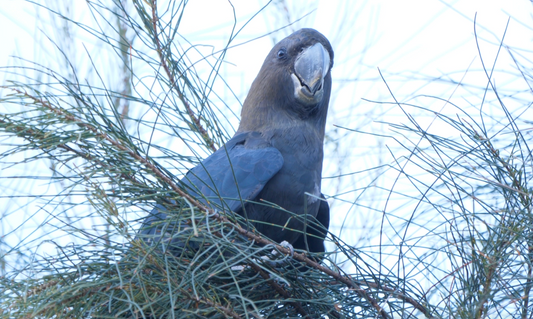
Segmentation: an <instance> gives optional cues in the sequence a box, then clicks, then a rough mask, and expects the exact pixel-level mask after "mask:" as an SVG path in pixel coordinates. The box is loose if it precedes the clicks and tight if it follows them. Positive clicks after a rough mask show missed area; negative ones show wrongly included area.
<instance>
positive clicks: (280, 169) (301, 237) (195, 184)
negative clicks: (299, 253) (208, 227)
mask: <svg viewBox="0 0 533 319" xmlns="http://www.w3.org/2000/svg"><path fill="white" fill-rule="evenodd" d="M332 66H333V50H332V48H331V45H330V43H329V41H328V40H327V39H326V37H324V36H323V35H322V34H321V33H319V32H318V31H316V30H313V29H301V30H299V31H296V32H294V33H293V34H291V35H290V36H288V37H286V38H285V39H283V40H281V41H280V42H279V43H278V44H276V45H275V46H274V48H272V50H271V51H270V53H269V54H268V55H267V57H266V59H265V61H264V63H263V66H262V67H261V70H260V71H259V74H258V75H257V77H256V78H255V80H254V81H253V83H252V86H251V88H250V91H249V93H248V96H247V97H246V100H245V101H244V105H243V108H242V112H241V122H240V125H239V128H238V130H237V132H236V133H235V135H234V136H233V138H231V139H230V140H229V141H228V142H227V143H226V144H225V145H224V146H223V147H220V148H219V149H218V150H217V151H216V152H215V153H213V154H212V155H211V156H209V157H208V158H206V159H205V160H204V161H203V162H201V163H200V164H199V165H198V166H196V167H195V168H193V169H192V170H190V171H189V172H188V173H187V174H186V176H185V177H184V178H183V179H182V180H181V181H180V185H181V187H183V189H184V190H185V191H186V192H188V193H189V194H190V195H192V196H194V197H196V198H198V200H200V201H201V202H203V203H204V204H206V205H207V206H210V207H212V208H216V209H219V210H220V209H225V210H228V209H229V210H231V211H232V212H235V213H237V214H240V215H242V216H244V217H245V218H246V219H247V220H248V221H249V222H250V223H251V224H253V226H254V227H255V228H256V230H258V231H259V232H261V233H262V234H263V235H265V236H266V237H268V238H270V239H271V240H273V241H276V242H278V243H281V242H283V241H286V242H288V243H289V244H292V246H293V247H294V248H296V249H303V250H308V251H310V252H318V253H320V252H324V251H325V249H324V238H325V236H326V231H327V229H328V227H329V206H328V203H327V202H326V201H325V200H324V196H323V195H322V193H321V178H322V159H323V143H324V130H325V124H326V116H327V112H328V104H329V98H330V92H331V68H332ZM268 203H271V204H274V206H279V207H278V208H277V207H273V205H270V204H268ZM165 211H166V210H165V208H164V207H163V206H162V205H157V206H156V207H155V209H154V210H153V211H152V212H151V214H150V215H149V216H148V217H147V218H146V219H145V220H144V222H143V225H142V226H141V230H140V231H139V233H138V235H137V236H138V237H139V238H141V239H143V240H144V241H149V242H152V241H153V242H157V241H160V240H161V236H162V233H164V232H167V231H170V230H171V229H176V228H175V227H174V228H172V227H167V228H165V229H163V228H162V226H153V224H154V222H157V221H161V220H164V219H165V218H167V215H166V213H165ZM289 212H291V213H293V214H291V213H289ZM291 216H293V217H292V218H291ZM295 216H296V217H295ZM297 217H298V218H297ZM317 221H318V222H319V223H320V224H321V225H319V224H317ZM155 224H162V223H155ZM168 235H169V234H167V237H172V236H168ZM147 238H150V239H147ZM174 244H175V243H174ZM178 245H179V244H178Z"/></svg>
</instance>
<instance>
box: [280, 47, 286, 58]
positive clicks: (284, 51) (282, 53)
mask: <svg viewBox="0 0 533 319" xmlns="http://www.w3.org/2000/svg"><path fill="white" fill-rule="evenodd" d="M285 55H287V51H286V50H285V49H284V48H283V49H280V50H279V51H278V58H279V59H283V58H284V57H285Z"/></svg>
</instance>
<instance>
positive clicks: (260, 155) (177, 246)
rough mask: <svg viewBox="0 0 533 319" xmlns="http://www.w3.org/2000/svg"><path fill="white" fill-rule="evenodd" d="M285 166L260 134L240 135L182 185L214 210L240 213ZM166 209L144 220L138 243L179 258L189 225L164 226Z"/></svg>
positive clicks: (201, 164) (276, 151)
mask: <svg viewBox="0 0 533 319" xmlns="http://www.w3.org/2000/svg"><path fill="white" fill-rule="evenodd" d="M282 166H283V157H282V155H281V153H280V152H279V151H278V150H277V149H276V148H274V147H272V146H271V145H270V144H269V143H268V142H267V141H265V140H263V139H262V137H261V136H260V134H259V133H256V132H247V133H240V134H237V135H236V136H234V137H233V138H232V139H231V140H229V141H228V142H227V143H226V144H225V145H224V146H223V147H221V148H220V149H219V150H217V151H216V152H215V153H213V154H212V155H211V156H209V157H208V158H206V159H205V160H204V161H203V162H202V163H200V164H199V165H198V166H196V167H195V168H193V169H191V170H190V171H189V172H188V173H187V175H186V176H185V177H184V178H183V179H182V180H181V181H180V185H181V186H182V187H183V188H185V189H186V191H187V192H188V193H189V194H190V195H192V196H193V197H196V198H197V199H198V200H199V201H201V202H202V203H203V204H205V205H207V206H208V207H211V208H212V209H219V210H220V209H230V210H231V211H234V212H235V211H238V210H239V209H240V208H241V207H242V204H243V203H244V201H247V200H254V199H255V197H256V196H257V195H258V194H259V192H261V190H262V189H263V187H264V186H265V184H266V183H267V182H268V181H269V180H270V179H271V178H272V176H274V175H275V174H276V173H277V172H278V171H279V170H280V169H281V167H282ZM167 212H168V211H167V209H166V208H165V207H164V206H163V205H161V204H158V205H156V207H155V208H154V209H153V210H152V211H151V212H150V214H149V215H148V216H147V217H146V218H145V220H144V221H143V224H142V225H141V228H140V230H139V232H138V233H137V236H136V239H139V238H141V239H142V240H143V241H144V242H145V243H147V244H149V245H151V244H153V243H161V244H163V245H164V244H167V246H169V247H170V248H171V249H174V250H176V251H175V252H174V253H175V254H176V253H177V254H179V252H180V251H181V250H182V248H183V247H185V246H186V245H189V246H191V245H192V248H193V249H194V248H195V247H194V246H195V244H194V243H191V242H189V243H188V244H187V243H184V242H183V236H177V235H178V234H179V233H181V232H191V227H190V226H189V225H184V224H182V223H176V222H173V223H165V222H163V221H164V220H165V219H167V217H168V216H167Z"/></svg>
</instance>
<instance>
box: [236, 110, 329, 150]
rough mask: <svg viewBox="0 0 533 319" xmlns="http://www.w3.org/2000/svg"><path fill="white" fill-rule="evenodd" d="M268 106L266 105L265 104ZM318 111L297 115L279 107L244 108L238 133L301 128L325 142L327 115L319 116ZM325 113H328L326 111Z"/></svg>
mask: <svg viewBox="0 0 533 319" xmlns="http://www.w3.org/2000/svg"><path fill="white" fill-rule="evenodd" d="M265 104H266V103H265ZM319 112H320V110H319V109H317V110H315V111H314V112H309V114H297V113H295V112H292V111H291V110H287V109H281V108H279V107H278V106H277V105H269V104H266V105H255V106H254V107H247V105H246V103H245V105H244V106H243V110H242V113H241V123H240V125H239V129H238V130H237V132H251V131H256V132H266V131H279V130H282V131H283V130H289V129H291V130H292V129H294V128H301V129H302V130H303V132H302V133H305V132H306V131H308V132H309V133H312V134H313V135H315V134H316V136H318V137H319V139H320V140H321V141H323V140H324V131H325V126H326V114H319ZM323 112H327V110H324V111H323Z"/></svg>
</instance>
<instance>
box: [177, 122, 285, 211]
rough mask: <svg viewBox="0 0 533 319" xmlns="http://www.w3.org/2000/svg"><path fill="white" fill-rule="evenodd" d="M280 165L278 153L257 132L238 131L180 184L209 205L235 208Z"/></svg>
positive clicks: (279, 154)
mask: <svg viewBox="0 0 533 319" xmlns="http://www.w3.org/2000/svg"><path fill="white" fill-rule="evenodd" d="M282 166H283V156H282V155H281V153H280V152H279V151H278V150H277V149H276V148H274V147H272V146H271V145H270V144H269V143H268V142H266V141H265V140H264V139H263V138H262V137H261V136H260V134H259V133H256V132H246V133H240V134H237V135H236V136H235V137H233V138H232V139H231V140H229V141H228V143H226V145H224V146H223V147H221V148H220V149H219V150H218V151H216V152H215V153H213V154H212V155H211V156H209V157H208V158H206V159H205V160H204V161H203V162H202V163H200V164H199V165H198V166H196V167H195V168H193V169H192V170H190V171H189V173H187V175H186V176H185V177H184V178H183V179H182V180H181V184H182V185H183V186H184V187H185V188H186V189H187V192H188V193H189V194H191V195H193V196H194V197H196V198H198V199H199V200H200V201H201V202H203V203H204V204H206V205H208V206H209V207H211V208H213V209H229V210H231V211H234V212H235V211H238V210H239V209H240V208H241V207H242V204H243V203H244V201H247V200H254V199H255V197H256V196H257V195H258V194H259V192H260V191H261V190H262V189H263V187H264V186H265V184H266V183H267V182H268V181H269V180H270V179H271V178H272V176H274V175H275V174H276V173H277V172H278V171H279V170H280V169H281V167H282Z"/></svg>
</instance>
